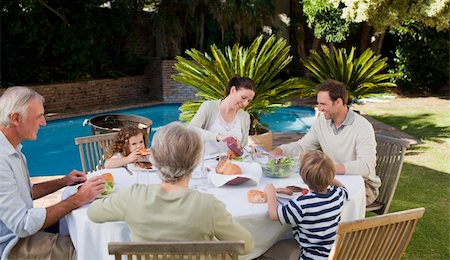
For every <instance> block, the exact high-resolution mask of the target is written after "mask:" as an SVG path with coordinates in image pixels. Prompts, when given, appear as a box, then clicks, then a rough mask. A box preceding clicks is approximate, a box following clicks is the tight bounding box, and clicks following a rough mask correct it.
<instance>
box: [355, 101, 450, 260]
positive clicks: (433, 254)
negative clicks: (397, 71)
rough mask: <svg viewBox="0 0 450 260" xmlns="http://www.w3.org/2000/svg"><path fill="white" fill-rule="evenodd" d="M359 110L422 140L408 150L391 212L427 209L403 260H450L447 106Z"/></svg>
mask: <svg viewBox="0 0 450 260" xmlns="http://www.w3.org/2000/svg"><path fill="white" fill-rule="evenodd" d="M357 109H358V110H360V111H361V112H362V113H363V114H367V115H369V116H372V117H373V118H375V119H377V120H379V121H382V122H384V123H386V124H389V125H391V126H393V127H395V128H397V129H399V130H402V131H404V132H406V133H408V134H410V135H413V136H415V137H416V138H418V139H419V140H420V141H421V144H419V145H415V146H412V147H410V148H409V149H408V150H407V155H406V158H405V163H404V164H403V170H402V173H401V176H400V181H399V184H398V187H397V190H396V192H395V196H394V200H393V202H392V205H391V208H390V212H395V211H400V210H405V209H410V208H416V207H425V209H426V210H425V215H424V217H423V218H422V219H421V220H420V221H419V224H418V225H417V229H416V232H415V233H414V236H413V238H412V240H411V243H410V245H409V247H408V248H407V250H406V253H405V256H404V259H450V201H449V200H450V199H449V198H450V116H449V113H450V101H449V100H445V99H439V98H435V97H427V98H398V99H395V100H392V101H391V102H388V103H367V104H365V105H357Z"/></svg>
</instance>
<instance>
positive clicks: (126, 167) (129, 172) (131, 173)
mask: <svg viewBox="0 0 450 260" xmlns="http://www.w3.org/2000/svg"><path fill="white" fill-rule="evenodd" d="M122 167H123V168H125V170H127V172H128V174H130V175H133V172H132V171H131V170H130V169H128V166H126V165H124V166H122Z"/></svg>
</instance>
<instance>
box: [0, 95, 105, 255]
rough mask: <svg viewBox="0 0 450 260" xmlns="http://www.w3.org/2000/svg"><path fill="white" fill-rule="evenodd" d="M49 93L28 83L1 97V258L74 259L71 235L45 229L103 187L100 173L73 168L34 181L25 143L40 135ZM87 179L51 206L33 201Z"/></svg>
mask: <svg viewBox="0 0 450 260" xmlns="http://www.w3.org/2000/svg"><path fill="white" fill-rule="evenodd" d="M43 103H44V98H43V97H42V96H41V95H39V94H38V93H37V92H35V91H34V90H32V89H30V88H26V87H11V88H8V89H7V90H6V91H5V92H4V93H3V95H2V96H1V97H0V108H1V110H0V212H1V214H0V258H1V259H73V258H74V257H75V250H74V248H73V245H72V242H71V240H70V238H69V237H65V236H61V235H59V234H54V233H48V232H45V231H44V229H45V228H48V227H50V226H52V225H54V224H57V223H58V221H59V220H60V219H61V218H62V217H64V216H65V215H67V214H68V213H69V212H71V211H72V210H74V209H76V208H78V207H80V206H82V205H83V204H86V203H89V202H91V201H92V200H93V199H94V198H95V197H97V196H98V195H99V194H100V193H101V192H102V191H103V190H104V180H103V179H102V178H101V177H97V178H92V179H89V180H87V178H86V174H85V173H83V172H79V171H76V170H73V171H72V172H70V173H69V174H68V175H66V176H65V177H63V178H61V179H57V180H52V181H48V182H44V183H38V184H34V185H33V184H31V182H30V176H29V172H28V166H27V162H26V159H25V156H24V154H23V153H22V152H21V148H22V145H21V142H22V141H24V140H36V138H37V133H38V131H39V127H40V126H44V125H45V124H46V122H45V118H44V105H43ZM82 182H84V184H83V185H82V186H81V188H80V189H79V190H78V192H77V193H75V194H74V195H73V196H71V197H69V198H68V199H67V200H64V201H61V202H59V203H57V204H55V205H53V206H50V207H47V208H34V207H33V200H34V199H38V198H41V197H43V196H45V195H47V194H50V193H52V192H55V191H57V190H58V189H60V188H63V187H65V186H68V185H75V184H78V183H82Z"/></svg>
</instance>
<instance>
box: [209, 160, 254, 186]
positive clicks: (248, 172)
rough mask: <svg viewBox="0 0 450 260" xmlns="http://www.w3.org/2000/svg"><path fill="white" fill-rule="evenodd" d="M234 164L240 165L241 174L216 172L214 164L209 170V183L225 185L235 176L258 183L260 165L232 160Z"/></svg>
mask: <svg viewBox="0 0 450 260" xmlns="http://www.w3.org/2000/svg"><path fill="white" fill-rule="evenodd" d="M233 163H234V164H237V165H238V166H239V167H241V171H242V174H238V175H223V174H217V173H216V167H215V166H216V165H217V163H216V164H215V165H214V167H212V168H211V172H210V174H209V180H210V181H211V183H212V184H213V185H214V186H216V187H220V186H223V185H225V184H226V183H227V182H229V181H231V180H234V179H236V178H247V179H248V180H249V181H250V182H253V184H254V185H258V184H259V181H260V179H261V175H262V169H261V165H259V164H258V163H255V162H237V161H233Z"/></svg>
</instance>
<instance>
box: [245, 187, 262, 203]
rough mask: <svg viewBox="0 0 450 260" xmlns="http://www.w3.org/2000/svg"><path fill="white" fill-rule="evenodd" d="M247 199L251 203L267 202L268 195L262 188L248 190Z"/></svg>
mask: <svg viewBox="0 0 450 260" xmlns="http://www.w3.org/2000/svg"><path fill="white" fill-rule="evenodd" d="M247 199H248V202H250V203H266V202H267V195H266V193H265V192H263V191H260V190H249V191H248V192H247Z"/></svg>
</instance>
